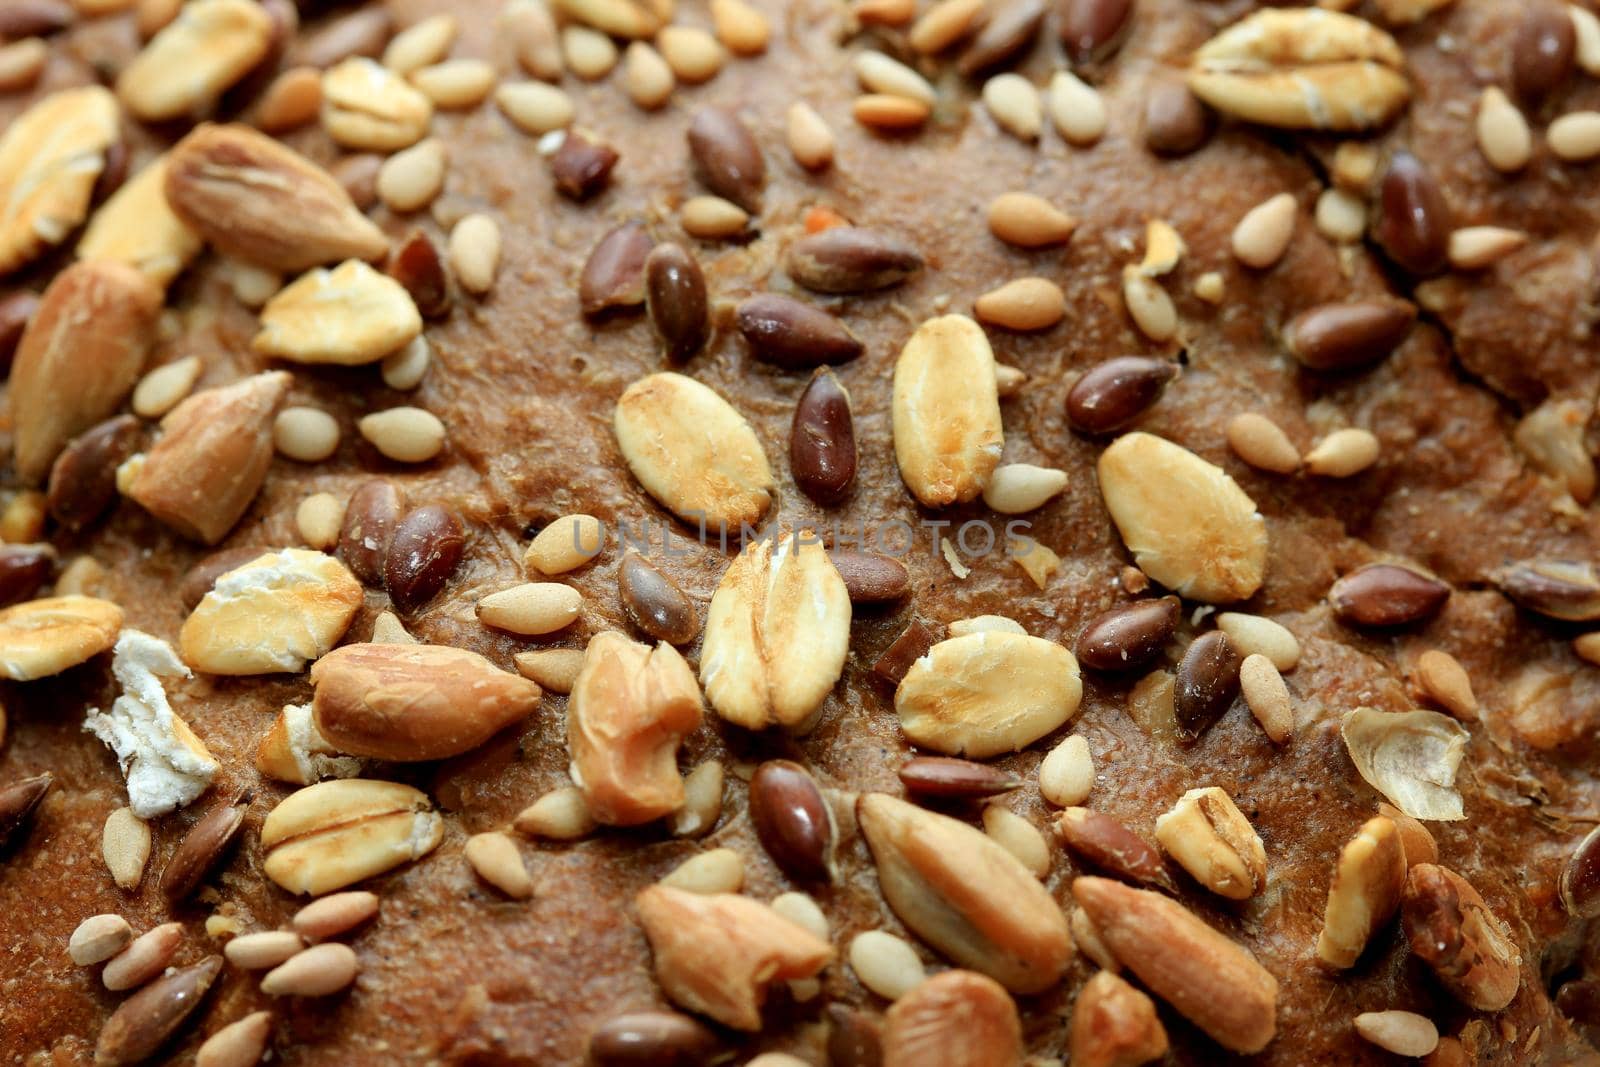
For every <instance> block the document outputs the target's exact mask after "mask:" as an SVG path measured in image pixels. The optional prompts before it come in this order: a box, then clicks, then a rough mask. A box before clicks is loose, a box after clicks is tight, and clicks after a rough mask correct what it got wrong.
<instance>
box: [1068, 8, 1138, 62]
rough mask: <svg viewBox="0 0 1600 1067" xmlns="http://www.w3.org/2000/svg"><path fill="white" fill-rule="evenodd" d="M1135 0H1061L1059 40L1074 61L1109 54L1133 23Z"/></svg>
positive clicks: (1103, 57)
mask: <svg viewBox="0 0 1600 1067" xmlns="http://www.w3.org/2000/svg"><path fill="white" fill-rule="evenodd" d="M1133 8H1134V0H1061V3H1060V4H1059V5H1058V7H1057V19H1058V21H1059V23H1060V29H1061V43H1062V44H1063V45H1065V46H1066V49H1067V55H1068V56H1070V57H1071V58H1072V61H1073V62H1074V63H1092V62H1096V61H1098V60H1102V59H1106V58H1108V57H1109V56H1110V55H1111V54H1112V53H1114V52H1115V51H1116V50H1117V49H1118V48H1120V47H1121V46H1122V42H1123V41H1124V40H1125V39H1126V38H1127V36H1128V30H1129V29H1131V28H1132V27H1133Z"/></svg>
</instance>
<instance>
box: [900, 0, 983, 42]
mask: <svg viewBox="0 0 1600 1067" xmlns="http://www.w3.org/2000/svg"><path fill="white" fill-rule="evenodd" d="M982 12H983V0H938V2H937V3H935V4H934V5H933V6H932V7H930V8H928V10H927V11H926V12H924V13H923V15H922V17H921V18H919V19H917V21H916V23H915V25H913V26H912V27H911V31H910V32H909V33H907V34H906V43H907V44H909V45H910V46H911V47H912V48H914V49H915V50H917V51H918V52H921V53H922V54H923V55H930V56H931V55H933V54H934V53H936V52H943V51H944V50H945V49H946V48H949V47H950V46H951V45H953V44H955V43H956V42H957V41H959V40H961V38H963V37H965V36H966V35H967V34H968V33H969V32H970V31H971V30H972V29H973V26H974V25H975V24H976V22H977V19H978V16H979V15H980V14H981V13H982Z"/></svg>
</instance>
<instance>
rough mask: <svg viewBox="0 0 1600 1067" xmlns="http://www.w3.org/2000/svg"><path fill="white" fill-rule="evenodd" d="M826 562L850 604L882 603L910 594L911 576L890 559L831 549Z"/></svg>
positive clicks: (872, 553) (903, 566)
mask: <svg viewBox="0 0 1600 1067" xmlns="http://www.w3.org/2000/svg"><path fill="white" fill-rule="evenodd" d="M828 559H829V560H830V561H831V562H832V563H833V569H834V570H836V571H838V572H839V577H840V578H841V579H843V581H844V588H845V591H846V592H848V593H849V594H850V603H852V604H884V603H887V602H889V601H891V600H899V599H901V598H902V597H905V596H907V595H908V594H909V593H910V592H911V576H910V575H909V574H908V573H907V572H906V568H905V564H903V563H901V562H900V561H899V560H897V559H895V558H893V557H892V556H885V555H881V554H880V553H877V552H868V551H864V550H861V549H854V548H835V549H831V550H830V551H829V552H828Z"/></svg>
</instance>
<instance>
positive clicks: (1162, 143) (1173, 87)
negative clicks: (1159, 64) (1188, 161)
mask: <svg viewBox="0 0 1600 1067" xmlns="http://www.w3.org/2000/svg"><path fill="white" fill-rule="evenodd" d="M1210 136H1211V112H1209V111H1207V110H1206V106H1205V105H1204V104H1202V103H1201V102H1200V99H1199V97H1197V96H1195V95H1194V94H1193V93H1191V92H1190V91H1189V87H1188V86H1187V85H1185V84H1184V83H1183V82H1181V81H1176V80H1173V79H1167V78H1163V79H1158V80H1157V81H1156V82H1155V83H1154V84H1152V85H1151V86H1150V89H1149V91H1148V92H1147V93H1146V94H1145V98H1144V143H1145V147H1146V148H1148V149H1150V151H1152V152H1154V153H1155V154H1156V155H1158V156H1186V155H1188V154H1189V153H1190V152H1193V151H1194V150H1195V149H1197V148H1199V147H1200V146H1201V145H1203V144H1205V143H1206V138H1208V137H1210Z"/></svg>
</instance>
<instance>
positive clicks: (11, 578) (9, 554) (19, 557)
mask: <svg viewBox="0 0 1600 1067" xmlns="http://www.w3.org/2000/svg"><path fill="white" fill-rule="evenodd" d="M55 569H56V550H55V548H54V547H52V546H50V545H48V544H39V545H0V607H5V606H6V605H8V604H15V603H18V602H19V601H23V600H32V599H33V598H34V596H35V595H36V594H37V593H38V592H39V587H40V586H42V585H44V583H45V582H46V581H47V580H48V579H49V578H50V575H51V573H52V572H53V571H54V570H55Z"/></svg>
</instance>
